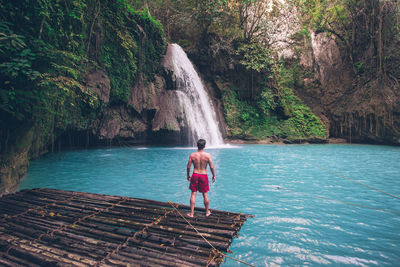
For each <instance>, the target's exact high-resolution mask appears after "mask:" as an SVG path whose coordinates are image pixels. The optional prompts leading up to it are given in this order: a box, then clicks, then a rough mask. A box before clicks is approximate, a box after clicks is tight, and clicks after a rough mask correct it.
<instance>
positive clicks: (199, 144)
mask: <svg viewBox="0 0 400 267" xmlns="http://www.w3.org/2000/svg"><path fill="white" fill-rule="evenodd" d="M205 146H206V140H204V139H199V141H197V148H198V149H200V150H201V149H203V148H204V147H205Z"/></svg>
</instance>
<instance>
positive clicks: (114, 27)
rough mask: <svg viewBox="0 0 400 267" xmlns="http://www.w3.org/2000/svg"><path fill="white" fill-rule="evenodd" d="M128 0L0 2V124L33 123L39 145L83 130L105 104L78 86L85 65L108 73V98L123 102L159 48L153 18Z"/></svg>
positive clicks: (148, 73)
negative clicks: (134, 7)
mask: <svg viewBox="0 0 400 267" xmlns="http://www.w3.org/2000/svg"><path fill="white" fill-rule="evenodd" d="M129 2H130V1H128V0H116V1H115V0H101V1H100V0H37V1H6V0H0V17H1V18H2V20H1V22H0V114H1V118H0V126H1V127H2V128H3V127H6V128H9V129H13V127H16V126H18V125H19V124H21V125H28V124H29V125H35V127H36V129H40V130H39V132H40V135H41V137H38V139H40V140H42V142H43V143H42V144H41V145H45V144H46V143H47V142H48V140H49V136H53V137H54V135H57V134H59V133H62V132H63V131H65V130H66V129H75V130H84V129H88V128H89V127H90V125H91V123H92V122H93V121H94V119H95V118H96V114H97V113H99V112H101V109H102V107H103V106H104V105H105V104H104V103H102V102H101V101H100V100H99V98H98V96H97V95H96V94H95V93H93V92H92V91H90V89H88V88H87V87H86V86H85V80H84V78H85V75H86V74H87V72H89V71H92V70H93V69H103V70H105V71H106V73H107V75H108V77H109V78H110V81H111V104H114V103H125V104H126V102H128V100H129V97H130V91H131V88H132V87H133V86H134V84H135V83H136V82H137V79H138V77H139V74H141V73H142V74H143V75H142V76H143V77H145V78H147V79H152V77H153V76H154V73H155V72H156V71H157V67H158V66H159V62H160V60H161V57H162V55H163V53H164V51H165V47H166V42H165V40H164V33H163V29H162V26H161V24H160V23H159V22H157V21H156V20H154V19H153V18H152V17H151V16H150V15H149V14H147V13H146V12H140V11H135V10H134V9H133V8H132V7H131V6H130V5H129ZM2 137H3V136H2ZM1 141H3V140H1Z"/></svg>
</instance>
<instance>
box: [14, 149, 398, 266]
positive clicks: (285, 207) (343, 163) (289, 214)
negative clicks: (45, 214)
mask: <svg viewBox="0 0 400 267" xmlns="http://www.w3.org/2000/svg"><path fill="white" fill-rule="evenodd" d="M192 151H193V149H187V148H173V147H149V148H113V149H95V150H82V151H68V152H62V153H54V154H48V155H46V156H44V157H42V158H41V159H39V160H35V161H32V162H31V166H30V167H29V170H28V174H27V177H26V179H24V180H23V181H22V183H21V185H20V189H24V188H35V187H49V188H57V189H64V190H77V191H86V192H93V193H102V194H111V195H125V196H132V197H139V198H150V199H156V200H160V201H166V200H170V201H173V202H179V203H185V204H188V202H189V195H190V191H189V190H188V186H189V185H188V182H187V180H186V163H187V158H188V156H189V153H190V152H192ZM207 151H208V152H210V153H211V154H212V156H213V159H214V164H215V167H216V176H217V181H216V183H215V184H210V190H211V191H210V193H209V195H210V201H211V202H210V206H211V208H214V209H221V210H230V211H236V212H243V213H250V214H254V215H255V216H256V217H255V218H253V219H251V218H250V219H249V220H248V221H247V222H246V224H245V225H244V226H243V228H242V230H241V231H240V236H239V237H238V238H236V239H235V240H234V242H233V244H232V246H231V250H232V251H233V254H232V256H233V257H236V258H238V259H241V260H244V261H246V262H249V263H252V264H254V265H256V266H275V265H285V266H288V265H289V266H304V265H309V266H319V265H332V266H375V265H379V266H382V265H386V266H399V264H400V199H397V198H394V197H391V196H389V195H386V194H383V193H382V192H378V191H375V190H372V189H370V188H367V187H364V186H362V185H360V184H357V183H355V182H352V181H349V180H347V179H345V178H343V177H342V176H345V177H349V178H351V179H354V180H356V181H358V182H361V183H364V184H367V185H369V186H371V187H374V188H377V189H380V190H383V191H385V192H387V193H390V194H392V195H395V196H400V148H399V147H389V146H369V145H288V146H279V145H243V146H239V147H236V148H220V149H208V150H207ZM146 181H147V182H146ZM148 183H151V184H152V185H153V186H149V184H148ZM157 191H159V192H160V193H161V194H162V195H160V193H159V192H157ZM345 202H346V203H345ZM351 204H355V205H360V206H355V205H351ZM196 206H202V197H201V196H200V195H198V197H197V203H196ZM224 266H237V263H236V262H234V261H232V260H227V261H226V263H225V265H224Z"/></svg>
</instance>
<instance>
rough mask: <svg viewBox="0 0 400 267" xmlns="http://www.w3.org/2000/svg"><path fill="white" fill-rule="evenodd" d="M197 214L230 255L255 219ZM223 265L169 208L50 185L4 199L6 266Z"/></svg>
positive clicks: (0, 234) (1, 254)
mask: <svg viewBox="0 0 400 267" xmlns="http://www.w3.org/2000/svg"><path fill="white" fill-rule="evenodd" d="M173 205H175V207H176V208H177V209H178V210H179V211H180V213H182V214H183V215H185V214H186V213H187V212H188V211H189V207H188V206H187V205H182V204H176V203H173ZM195 212H196V214H195V216H196V217H195V218H194V219H191V218H188V217H186V218H187V220H188V221H190V223H191V224H192V225H193V226H194V227H195V228H196V229H197V230H198V231H199V232H201V233H202V234H203V236H204V237H205V238H206V239H207V240H208V241H209V242H210V243H211V244H212V245H213V246H214V247H215V248H216V249H218V250H220V251H223V252H226V251H228V248H229V246H230V245H231V243H232V239H233V238H234V237H236V236H237V234H238V231H239V230H240V228H241V227H242V225H243V224H244V223H245V221H246V219H247V218H248V217H253V216H252V215H248V214H242V213H234V212H226V211H218V210H211V212H212V214H211V216H210V217H206V216H205V214H204V209H202V208H196V210H195ZM223 260H224V257H223V256H221V254H219V253H216V252H215V251H214V249H212V248H211V246H210V245H209V244H208V243H207V242H206V241H205V240H204V239H203V238H201V237H200V236H199V235H198V234H197V233H196V232H195V230H194V229H193V228H192V227H191V226H190V225H188V224H187V222H186V221H185V220H184V219H183V218H182V217H181V216H180V215H179V214H178V212H177V211H176V210H175V209H173V208H172V207H171V205H170V204H169V203H165V202H159V201H154V200H147V199H138V198H130V197H121V196H109V195H100V194H91V193H84V192H72V191H62V190H55V189H47V188H40V189H33V190H23V191H20V192H17V193H15V194H11V195H6V196H3V197H2V198H0V266H13V267H14V266H66V265H67V266H71V265H72V266H74V265H75V266H129V265H130V266H207V265H209V266H219V265H220V264H221V263H222V262H223Z"/></svg>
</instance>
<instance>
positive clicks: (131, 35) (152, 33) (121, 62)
mask: <svg viewBox="0 0 400 267" xmlns="http://www.w3.org/2000/svg"><path fill="white" fill-rule="evenodd" d="M118 3H119V4H118V5H117V6H116V7H115V9H113V10H108V9H107V5H106V4H105V6H104V7H103V9H106V10H107V11H106V12H103V13H102V20H103V26H104V28H105V36H104V39H105V43H107V45H106V46H104V48H103V51H102V54H101V61H102V63H103V64H104V65H105V67H106V69H107V73H108V74H109V78H110V82H111V101H112V102H125V103H127V102H128V100H129V97H130V91H131V88H132V86H133V85H134V84H135V82H136V81H137V79H138V72H141V73H143V74H144V75H145V76H146V77H147V79H152V77H153V76H154V73H155V72H156V71H157V68H158V66H159V62H160V60H161V57H162V55H163V54H164V51H165V48H166V41H165V39H164V33H163V29H162V26H161V24H160V23H159V22H158V21H156V20H155V19H154V18H153V17H151V16H150V15H149V14H148V13H147V12H145V11H135V10H133V8H132V7H131V6H130V5H129V4H128V3H127V1H123V0H119V1H118Z"/></svg>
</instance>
